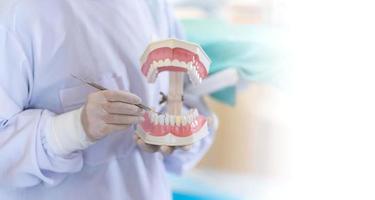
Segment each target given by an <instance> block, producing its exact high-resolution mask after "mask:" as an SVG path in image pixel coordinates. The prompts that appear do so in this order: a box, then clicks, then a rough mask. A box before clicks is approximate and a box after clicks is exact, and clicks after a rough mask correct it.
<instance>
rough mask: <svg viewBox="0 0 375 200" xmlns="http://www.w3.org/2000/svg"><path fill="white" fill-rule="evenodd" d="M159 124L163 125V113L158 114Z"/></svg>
mask: <svg viewBox="0 0 375 200" xmlns="http://www.w3.org/2000/svg"><path fill="white" fill-rule="evenodd" d="M159 124H160V125H164V115H159Z"/></svg>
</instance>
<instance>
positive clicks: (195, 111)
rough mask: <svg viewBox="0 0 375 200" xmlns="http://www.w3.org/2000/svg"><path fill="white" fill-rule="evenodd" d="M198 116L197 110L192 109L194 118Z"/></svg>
mask: <svg viewBox="0 0 375 200" xmlns="http://www.w3.org/2000/svg"><path fill="white" fill-rule="evenodd" d="M198 116H199V113H198V110H197V109H194V118H197V117H198Z"/></svg>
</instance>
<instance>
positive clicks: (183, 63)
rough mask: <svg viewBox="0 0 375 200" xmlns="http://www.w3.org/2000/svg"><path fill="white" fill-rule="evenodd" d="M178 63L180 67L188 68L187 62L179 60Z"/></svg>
mask: <svg viewBox="0 0 375 200" xmlns="http://www.w3.org/2000/svg"><path fill="white" fill-rule="evenodd" d="M180 65H181V67H183V68H185V69H187V68H188V64H187V63H186V62H184V61H181V62H180Z"/></svg>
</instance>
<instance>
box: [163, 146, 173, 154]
mask: <svg viewBox="0 0 375 200" xmlns="http://www.w3.org/2000/svg"><path fill="white" fill-rule="evenodd" d="M173 151H174V147H171V146H165V145H163V146H161V147H160V152H161V153H163V154H164V155H170V154H172V153H173Z"/></svg>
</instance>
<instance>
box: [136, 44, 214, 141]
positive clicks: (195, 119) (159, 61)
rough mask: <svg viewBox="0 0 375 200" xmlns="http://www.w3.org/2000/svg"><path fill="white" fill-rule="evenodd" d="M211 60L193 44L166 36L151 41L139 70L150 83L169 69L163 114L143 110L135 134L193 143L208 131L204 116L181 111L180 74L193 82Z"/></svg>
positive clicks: (203, 74)
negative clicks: (165, 109)
mask: <svg viewBox="0 0 375 200" xmlns="http://www.w3.org/2000/svg"><path fill="white" fill-rule="evenodd" d="M210 64H211V60H210V59H209V58H208V56H207V55H206V53H205V52H204V51H203V49H202V48H201V47H200V46H199V45H197V44H194V43H190V42H186V41H181V40H177V39H167V40H161V41H157V42H154V43H151V44H150V45H149V46H148V47H147V49H146V50H145V52H144V54H143V56H142V58H141V65H142V73H143V74H144V75H145V76H146V77H147V80H148V82H150V83H153V82H155V81H156V78H157V76H158V74H159V73H160V72H163V71H168V72H169V92H168V97H167V113H163V114H158V113H156V112H154V111H148V112H146V113H145V116H144V117H145V121H144V122H143V123H141V124H140V125H138V126H137V134H138V135H139V136H140V137H141V138H142V139H143V140H144V141H145V142H146V143H148V144H155V145H168V146H181V145H189V144H193V143H195V142H197V141H198V140H200V139H201V138H203V137H205V136H206V135H207V134H208V131H207V119H206V117H204V116H202V115H199V113H198V110H197V109H191V110H189V111H187V112H186V113H182V107H183V102H182V101H183V77H184V74H185V73H187V74H188V75H189V79H190V81H191V82H192V83H193V84H199V83H201V82H202V79H204V78H206V77H207V75H208V70H209V66H210Z"/></svg>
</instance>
